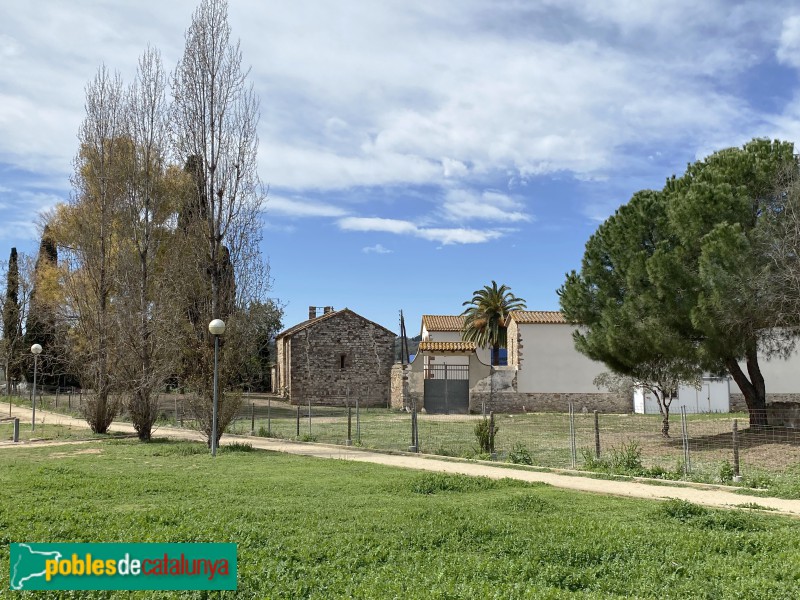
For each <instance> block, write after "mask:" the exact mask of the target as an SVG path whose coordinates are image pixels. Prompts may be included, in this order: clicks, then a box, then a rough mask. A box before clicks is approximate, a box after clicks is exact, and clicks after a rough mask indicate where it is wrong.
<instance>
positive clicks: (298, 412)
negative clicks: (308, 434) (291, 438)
mask: <svg viewBox="0 0 800 600" xmlns="http://www.w3.org/2000/svg"><path fill="white" fill-rule="evenodd" d="M297 439H300V400H298V401H297Z"/></svg>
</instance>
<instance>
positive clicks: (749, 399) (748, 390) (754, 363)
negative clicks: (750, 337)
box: [725, 351, 767, 427]
mask: <svg viewBox="0 0 800 600" xmlns="http://www.w3.org/2000/svg"><path fill="white" fill-rule="evenodd" d="M746 361H747V371H748V373H749V374H750V378H751V379H752V380H754V381H753V383H751V379H748V378H747V375H745V374H744V371H742V369H741V367H740V366H739V363H738V362H736V360H735V359H733V358H729V359H727V360H726V361H725V366H726V367H727V368H728V372H729V373H730V374H731V377H733V380H734V381H735V382H736V385H738V386H739V389H740V390H741V392H742V394H743V395H744V401H745V404H747V411H748V412H749V413H750V427H764V426H766V425H767V399H766V387H765V385H764V377H763V376H762V375H761V369H760V368H759V366H758V356H757V354H756V353H755V352H754V351H753V352H751V351H748V352H747V354H746Z"/></svg>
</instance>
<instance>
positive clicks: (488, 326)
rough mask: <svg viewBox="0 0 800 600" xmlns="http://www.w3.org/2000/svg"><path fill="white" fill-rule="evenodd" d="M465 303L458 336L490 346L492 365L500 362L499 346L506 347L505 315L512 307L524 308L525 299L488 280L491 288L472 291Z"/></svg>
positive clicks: (507, 288) (483, 345) (485, 287)
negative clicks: (461, 328) (461, 327)
mask: <svg viewBox="0 0 800 600" xmlns="http://www.w3.org/2000/svg"><path fill="white" fill-rule="evenodd" d="M462 306H469V308H467V309H466V310H465V311H464V312H463V313H461V314H462V316H463V317H464V329H463V330H462V331H461V339H463V340H464V341H467V342H475V343H476V344H477V345H478V346H480V347H482V348H485V347H486V346H490V347H491V348H492V365H495V366H496V365H498V364H500V348H505V347H506V326H505V322H506V317H507V316H508V313H510V312H511V311H512V310H525V300H523V299H522V298H517V297H516V296H515V295H514V294H512V293H511V289H510V288H509V287H508V286H506V285H501V286H500V287H497V282H496V281H492V285H491V287H489V286H488V285H486V286H484V287H483V289H480V290H475V291H474V292H472V300H469V301H467V302H464V304H462Z"/></svg>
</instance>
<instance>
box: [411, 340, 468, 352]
mask: <svg viewBox="0 0 800 600" xmlns="http://www.w3.org/2000/svg"><path fill="white" fill-rule="evenodd" d="M476 349H477V344H476V343H475V342H420V343H419V348H418V349H417V352H426V351H427V352H474V351H475V350H476Z"/></svg>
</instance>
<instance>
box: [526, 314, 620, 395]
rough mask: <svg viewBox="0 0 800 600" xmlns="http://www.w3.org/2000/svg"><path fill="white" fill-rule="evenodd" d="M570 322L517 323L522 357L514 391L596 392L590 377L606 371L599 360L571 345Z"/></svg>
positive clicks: (600, 390)
mask: <svg viewBox="0 0 800 600" xmlns="http://www.w3.org/2000/svg"><path fill="white" fill-rule="evenodd" d="M574 330H575V328H574V326H572V325H561V324H546V325H545V324H536V325H519V332H520V336H521V338H522V349H521V350H520V354H521V357H522V360H521V366H520V368H519V373H518V374H517V391H519V392H523V393H546V392H555V393H573V394H580V393H589V394H591V393H600V392H605V391H606V390H602V389H598V388H597V387H596V386H595V385H594V383H592V382H593V381H594V378H595V377H597V376H598V375H599V374H600V373H603V372H604V371H607V370H608V369H606V367H605V365H603V363H599V362H595V361H593V360H590V359H588V358H586V357H585V356H584V355H583V354H581V353H580V352H578V351H577V350H576V349H575V344H574V342H573V341H572V332H573V331H574Z"/></svg>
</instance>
